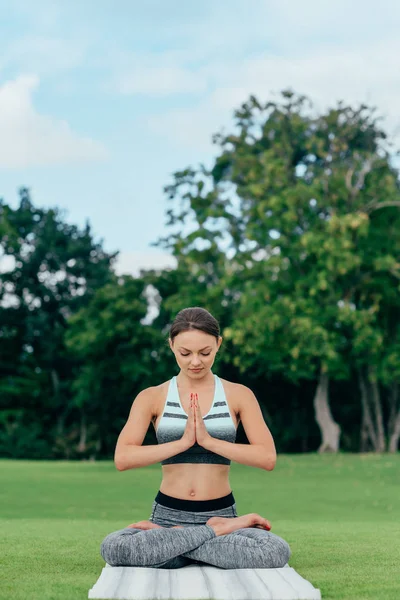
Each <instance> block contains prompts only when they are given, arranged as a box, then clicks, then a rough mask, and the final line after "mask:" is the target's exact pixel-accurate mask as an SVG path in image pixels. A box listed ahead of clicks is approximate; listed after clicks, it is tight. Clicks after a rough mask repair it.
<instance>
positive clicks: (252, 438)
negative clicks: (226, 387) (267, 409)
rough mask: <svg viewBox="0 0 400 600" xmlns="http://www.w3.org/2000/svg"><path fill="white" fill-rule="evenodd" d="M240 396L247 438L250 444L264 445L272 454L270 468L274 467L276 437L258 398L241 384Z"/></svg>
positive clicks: (242, 420) (239, 403)
mask: <svg viewBox="0 0 400 600" xmlns="http://www.w3.org/2000/svg"><path fill="white" fill-rule="evenodd" d="M238 396H239V401H238V408H239V414H240V420H241V422H242V424H243V428H244V430H245V433H246V436H247V439H248V440H249V442H250V444H257V445H260V446H264V447H265V450H266V452H268V453H269V454H272V457H271V460H270V468H271V469H273V468H274V466H275V462H276V450H275V444H274V439H273V437H272V435H271V432H270V430H269V429H268V426H267V424H266V423H265V421H264V417H263V414H262V412H261V408H260V405H259V403H258V400H257V398H256V397H255V395H254V394H253V392H252V391H251V390H250V389H249V388H248V387H246V386H244V385H239V389H238Z"/></svg>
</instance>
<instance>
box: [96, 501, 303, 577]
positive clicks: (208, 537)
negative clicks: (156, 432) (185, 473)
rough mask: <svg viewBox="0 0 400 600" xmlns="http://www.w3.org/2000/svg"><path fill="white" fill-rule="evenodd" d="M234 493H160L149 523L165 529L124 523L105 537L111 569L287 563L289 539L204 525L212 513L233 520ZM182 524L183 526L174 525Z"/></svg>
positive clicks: (104, 549)
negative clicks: (196, 496) (203, 496)
mask: <svg viewBox="0 0 400 600" xmlns="http://www.w3.org/2000/svg"><path fill="white" fill-rule="evenodd" d="M237 516H238V514H237V512H236V502H235V499H234V497H233V494H232V492H231V493H230V494H228V495H227V496H223V497H221V498H215V499H212V500H182V499H180V498H174V497H173V496H168V495H167V494H163V493H162V492H161V491H159V492H158V494H157V496H156V498H155V500H154V502H153V507H152V511H151V515H150V518H149V521H151V522H153V523H156V524H157V525H161V526H162V529H148V530H141V529H133V528H129V527H126V528H125V529H121V530H119V531H114V532H113V533H110V534H109V535H107V536H106V537H105V539H104V540H103V542H102V544H101V550H100V553H101V555H102V557H103V559H104V560H105V561H106V563H108V564H109V565H111V566H113V567H120V566H129V567H153V568H158V569H179V568H181V567H185V566H187V565H191V564H202V565H204V564H205V565H213V566H215V567H220V568H221V569H260V568H261V569H262V568H265V569H268V568H279V567H283V566H285V564H286V563H287V562H288V560H289V557H290V554H291V552H290V548H289V545H288V543H287V542H286V541H285V540H283V539H282V538H281V537H279V536H277V535H275V534H274V533H271V532H270V531H267V530H264V529H259V528H255V527H246V528H242V529H237V530H236V531H233V532H232V533H228V534H226V535H221V536H217V535H216V534H215V531H214V530H213V529H212V527H210V525H207V524H206V521H207V520H208V519H210V518H211V517H228V518H231V519H232V518H235V517H237ZM174 525H183V528H182V529H171V527H173V526H174Z"/></svg>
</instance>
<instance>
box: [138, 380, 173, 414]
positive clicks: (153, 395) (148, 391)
mask: <svg viewBox="0 0 400 600" xmlns="http://www.w3.org/2000/svg"><path fill="white" fill-rule="evenodd" d="M170 381H171V380H170V379H168V381H163V382H162V383H160V384H159V385H152V386H150V387H147V388H145V389H143V390H142V391H141V392H139V393H138V395H137V396H136V398H135V400H134V403H137V404H143V405H149V404H150V405H151V410H152V415H153V416H156V415H158V413H159V410H160V405H161V403H162V402H164V401H165V398H166V396H167V392H168V386H169V383H170Z"/></svg>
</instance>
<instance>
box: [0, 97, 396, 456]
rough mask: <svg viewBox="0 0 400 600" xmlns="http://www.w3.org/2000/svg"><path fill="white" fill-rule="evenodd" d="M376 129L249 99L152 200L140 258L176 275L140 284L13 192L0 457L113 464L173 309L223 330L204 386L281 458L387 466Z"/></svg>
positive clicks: (0, 231) (169, 358) (369, 118)
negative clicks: (150, 236) (161, 212)
mask: <svg viewBox="0 0 400 600" xmlns="http://www.w3.org/2000/svg"><path fill="white" fill-rule="evenodd" d="M379 123H380V119H379V118H378V117H376V115H375V109H373V108H370V107H367V106H364V105H361V106H359V107H356V108H354V107H351V106H347V105H345V104H344V103H339V104H338V105H337V106H336V107H334V108H329V109H327V110H326V111H324V112H322V113H317V111H315V109H314V107H313V106H312V104H311V102H310V100H309V99H308V98H306V97H304V96H299V95H296V94H295V93H294V92H292V91H283V92H282V94H281V96H280V98H279V100H278V101H276V102H266V103H261V102H260V101H259V100H258V99H257V98H255V97H250V98H249V100H248V101H247V102H245V103H244V104H243V105H242V106H241V107H239V108H238V109H237V110H236V111H235V113H234V122H233V124H232V131H231V132H228V133H225V132H223V133H219V134H216V135H215V136H214V138H213V140H214V143H215V146H216V148H217V152H216V158H215V159H214V160H213V163H212V164H211V166H210V167H206V166H205V165H202V164H200V165H198V166H196V167H192V166H189V167H187V168H185V169H183V170H181V171H178V172H176V173H174V174H173V177H172V182H171V183H170V184H169V185H167V186H166V187H165V193H166V201H167V203H168V207H167V210H166V227H165V229H166V235H165V236H164V237H163V238H160V239H159V240H155V241H154V245H155V246H158V247H160V248H165V249H166V250H168V251H169V252H170V253H172V254H173V255H174V256H175V258H176V260H177V266H176V268H174V269H171V268H168V269H160V270H143V271H141V273H140V275H139V276H137V277H133V276H129V275H123V276H119V275H117V273H116V270H115V262H116V260H117V256H118V253H117V252H115V253H107V252H105V250H104V248H103V243H102V241H96V240H95V239H94V236H93V233H92V230H91V227H90V224H89V223H87V224H86V225H85V227H84V228H82V229H79V228H78V227H77V226H75V225H71V224H69V223H68V222H67V220H66V218H65V215H64V214H63V213H62V211H60V210H59V209H58V208H51V209H44V208H40V207H38V206H35V205H34V203H33V201H32V198H31V196H30V194H29V190H28V189H26V188H22V189H21V190H20V193H19V204H18V206H17V208H12V207H11V206H10V205H8V204H7V203H6V202H5V201H4V200H0V261H1V262H0V264H1V265H3V267H2V269H1V271H2V272H1V273H0V278H1V279H0V455H1V456H3V457H16V458H22V457H23V458H67V459H76V458H85V459H94V458H96V459H99V458H111V457H112V456H113V452H114V447H115V442H116V438H117V436H118V434H119V432H120V430H121V428H122V427H123V425H124V423H125V421H126V418H127V415H128V413H129V409H130V406H131V403H132V401H133V399H134V397H135V396H136V394H137V393H138V392H139V391H140V390H142V389H143V388H145V387H149V386H151V385H157V384H159V383H161V382H162V381H165V380H167V379H170V378H171V376H172V375H173V374H175V373H176V372H177V366H176V363H175V359H174V357H173V355H172V353H171V352H170V350H169V348H168V345H167V341H166V340H167V336H168V328H169V325H170V324H171V322H172V320H173V318H174V316H175V314H176V313H177V312H178V311H179V310H180V309H181V308H184V307H186V306H203V307H205V308H207V309H208V310H209V311H210V312H211V313H212V314H213V315H214V316H215V317H216V318H217V319H218V320H219V321H220V324H221V330H222V335H223V338H224V342H223V345H222V348H221V351H220V353H218V355H217V360H216V364H215V371H216V372H217V373H218V374H219V375H220V376H221V377H223V378H226V379H229V380H231V381H238V382H241V383H244V384H245V385H248V386H249V387H251V389H252V390H253V391H254V392H255V394H256V396H257V398H258V400H259V402H260V406H261V409H262V412H263V415H264V418H265V420H266V422H267V423H268V425H269V427H270V428H271V431H272V433H273V435H274V439H275V441H276V445H277V448H278V451H280V452H304V451H315V450H320V451H321V452H322V451H332V452H336V451H338V450H339V449H341V450H344V451H353V452H357V451H361V452H367V451H374V452H384V451H390V452H395V451H397V450H398V444H399V437H400V400H399V381H400V294H399V291H400V189H399V173H398V169H397V168H396V166H395V161H394V160H393V156H394V155H395V150H394V148H393V145H392V143H391V142H390V138H389V137H388V135H387V134H386V133H385V132H384V130H383V129H382V128H381V126H380V124H379ZM5 265H7V266H6V267H5ZM155 307H156V308H157V311H156V314H157V316H156V317H155V318H149V314H153V312H154V309H155ZM152 311H153V312H152ZM245 440H246V436H245V432H244V431H243V429H242V428H241V426H240V427H239V430H238V441H242V442H243V441H245ZM144 443H156V439H155V434H154V430H153V429H152V427H150V428H149V431H148V433H147V435H146V439H145V442H144Z"/></svg>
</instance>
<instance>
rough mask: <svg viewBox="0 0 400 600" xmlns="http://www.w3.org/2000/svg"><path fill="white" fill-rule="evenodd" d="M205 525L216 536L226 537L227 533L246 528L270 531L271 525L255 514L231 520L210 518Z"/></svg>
mask: <svg viewBox="0 0 400 600" xmlns="http://www.w3.org/2000/svg"><path fill="white" fill-rule="evenodd" d="M206 524H207V525H210V526H211V527H212V528H213V529H214V531H215V533H216V534H217V535H226V534H227V533H232V531H236V530H237V529H242V528H246V527H259V528H261V529H266V530H267V531H269V530H270V529H271V523H270V522H269V521H268V520H267V519H264V517H261V516H260V515H258V514H257V513H250V514H248V515H242V516H241V517H233V518H232V517H211V519H208V521H207V523H206Z"/></svg>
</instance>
